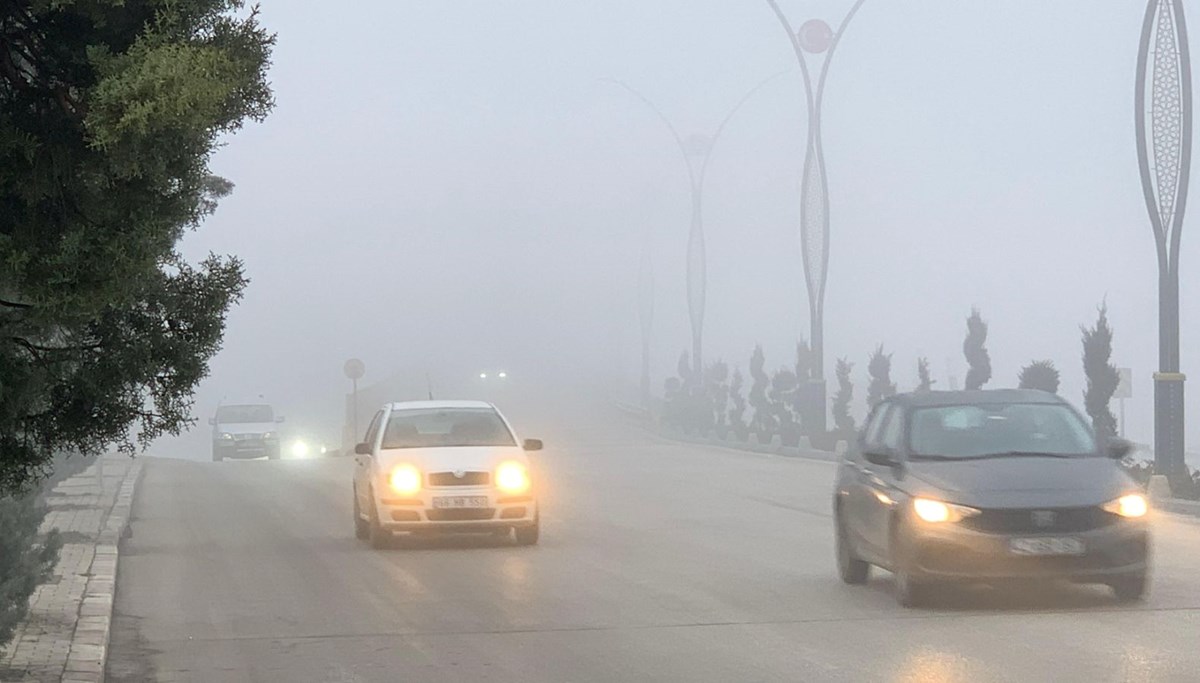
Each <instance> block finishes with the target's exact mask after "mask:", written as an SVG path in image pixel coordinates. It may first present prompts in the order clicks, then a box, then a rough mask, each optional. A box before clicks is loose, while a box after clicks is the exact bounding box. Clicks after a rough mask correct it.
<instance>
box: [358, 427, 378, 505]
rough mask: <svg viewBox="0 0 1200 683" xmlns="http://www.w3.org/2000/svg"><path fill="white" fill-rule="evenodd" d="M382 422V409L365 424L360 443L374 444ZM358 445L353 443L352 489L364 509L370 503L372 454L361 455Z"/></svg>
mask: <svg viewBox="0 0 1200 683" xmlns="http://www.w3.org/2000/svg"><path fill="white" fill-rule="evenodd" d="M382 422H383V411H382V410H381V411H379V412H377V413H375V417H373V418H371V424H369V425H367V434H366V436H364V437H363V440H362V443H367V444H371V445H372V446H373V445H374V444H375V441H376V438H375V437H376V435H377V434H379V426H380V423H382ZM357 450H358V446H357V444H355V454H354V491H355V493H356V494H357V495H358V505H359V509H360V510H366V509H367V506H368V505H371V499H370V491H371V472H372V465H373V457H374V456H373V455H370V454H368V455H363V454H360V453H358V452H357Z"/></svg>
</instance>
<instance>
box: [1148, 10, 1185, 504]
mask: <svg viewBox="0 0 1200 683" xmlns="http://www.w3.org/2000/svg"><path fill="white" fill-rule="evenodd" d="M1151 43H1153V47H1151ZM1147 95H1149V102H1147ZM1134 98H1135V103H1136V105H1135V110H1134V115H1135V116H1136V119H1137V150H1138V166H1139V168H1140V170H1141V177H1142V192H1143V194H1144V195H1145V199H1146V209H1147V211H1148V212H1149V213H1150V224H1151V226H1152V227H1153V229H1154V241H1155V245H1156V247H1157V252H1158V363H1159V370H1158V372H1156V373H1155V374H1154V469H1155V471H1156V472H1157V473H1159V474H1165V475H1167V476H1168V477H1171V478H1172V479H1175V480H1178V478H1182V477H1187V466H1186V465H1185V463H1184V419H1183V382H1184V380H1185V379H1186V378H1185V377H1184V375H1183V373H1182V372H1180V367H1179V237H1180V232H1181V230H1182V229H1183V215H1184V210H1185V209H1186V208H1187V193H1188V177H1189V173H1190V171H1191V164H1192V67H1191V58H1190V55H1189V53H1188V37H1187V23H1186V22H1185V20H1184V16H1183V2H1182V0H1149V2H1147V4H1146V18H1145V21H1144V22H1143V24H1142V39H1141V44H1140V45H1139V47H1138V67H1137V83H1136V91H1135V95H1134Z"/></svg>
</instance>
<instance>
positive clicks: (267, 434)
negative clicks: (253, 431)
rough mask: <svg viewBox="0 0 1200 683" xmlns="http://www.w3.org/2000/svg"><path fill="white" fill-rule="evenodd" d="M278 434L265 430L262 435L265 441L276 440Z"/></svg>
mask: <svg viewBox="0 0 1200 683" xmlns="http://www.w3.org/2000/svg"><path fill="white" fill-rule="evenodd" d="M276 436H278V435H277V434H275V432H265V433H264V434H263V435H262V438H263V441H274V440H275V437H276Z"/></svg>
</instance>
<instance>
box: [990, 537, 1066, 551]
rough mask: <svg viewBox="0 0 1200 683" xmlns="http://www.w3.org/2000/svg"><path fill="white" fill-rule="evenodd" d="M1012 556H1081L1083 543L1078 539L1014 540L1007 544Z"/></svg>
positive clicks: (1041, 538)
mask: <svg viewBox="0 0 1200 683" xmlns="http://www.w3.org/2000/svg"><path fill="white" fill-rule="evenodd" d="M1008 549H1009V550H1010V551H1012V553H1013V554H1014V555H1082V554H1083V541H1081V540H1079V539H1078V538H1069V537H1068V538H1057V537H1040V538H1014V539H1012V540H1011V541H1009V542H1008Z"/></svg>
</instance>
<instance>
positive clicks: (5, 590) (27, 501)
mask: <svg viewBox="0 0 1200 683" xmlns="http://www.w3.org/2000/svg"><path fill="white" fill-rule="evenodd" d="M45 515H46V511H45V509H44V508H43V507H41V506H40V505H38V504H37V502H36V499H35V497H34V496H33V495H32V494H25V495H21V496H4V495H0V647H3V646H4V644H5V643H7V642H8V641H9V640H10V639H12V637H13V631H14V629H16V627H17V626H18V625H20V623H21V621H22V620H23V619H24V618H25V615H26V613H27V612H28V609H29V597H30V596H31V595H33V591H34V589H36V588H37V586H38V584H41V583H45V582H46V581H48V580H49V579H50V572H51V571H52V570H53V569H54V564H55V563H56V562H57V561H58V551H59V549H60V548H61V547H62V543H61V541H60V538H59V536H58V533H57V532H51V533H50V534H48V535H47V536H46V538H44V539H39V538H38V533H37V532H38V526H39V525H40V524H41V522H42V519H43V518H44V517H45Z"/></svg>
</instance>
